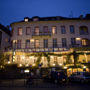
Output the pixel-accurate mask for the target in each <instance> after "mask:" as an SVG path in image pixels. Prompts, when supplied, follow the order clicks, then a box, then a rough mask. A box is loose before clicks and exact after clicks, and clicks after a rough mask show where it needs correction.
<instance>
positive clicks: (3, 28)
mask: <svg viewBox="0 0 90 90" xmlns="http://www.w3.org/2000/svg"><path fill="white" fill-rule="evenodd" d="M0 29H1V30H2V31H4V32H5V33H7V34H8V35H9V36H11V32H10V30H9V29H7V28H6V27H5V26H3V25H2V24H0Z"/></svg>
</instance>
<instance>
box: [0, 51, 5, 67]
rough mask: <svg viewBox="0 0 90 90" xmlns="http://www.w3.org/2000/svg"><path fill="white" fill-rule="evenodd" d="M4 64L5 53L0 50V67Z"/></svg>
mask: <svg viewBox="0 0 90 90" xmlns="http://www.w3.org/2000/svg"><path fill="white" fill-rule="evenodd" d="M4 65H5V55H4V53H2V52H0V68H2V67H4Z"/></svg>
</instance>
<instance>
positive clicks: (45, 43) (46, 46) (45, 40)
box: [44, 39, 48, 48]
mask: <svg viewBox="0 0 90 90" xmlns="http://www.w3.org/2000/svg"><path fill="white" fill-rule="evenodd" d="M44 48H48V39H44Z"/></svg>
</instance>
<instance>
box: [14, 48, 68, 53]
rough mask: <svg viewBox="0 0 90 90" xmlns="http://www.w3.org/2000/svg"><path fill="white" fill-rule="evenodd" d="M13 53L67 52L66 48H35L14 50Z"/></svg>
mask: <svg viewBox="0 0 90 90" xmlns="http://www.w3.org/2000/svg"><path fill="white" fill-rule="evenodd" d="M15 51H22V52H60V51H68V49H67V48H37V49H16V50H15Z"/></svg>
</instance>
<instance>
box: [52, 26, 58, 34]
mask: <svg viewBox="0 0 90 90" xmlns="http://www.w3.org/2000/svg"><path fill="white" fill-rule="evenodd" d="M52 34H57V29H56V26H53V27H52Z"/></svg>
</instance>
